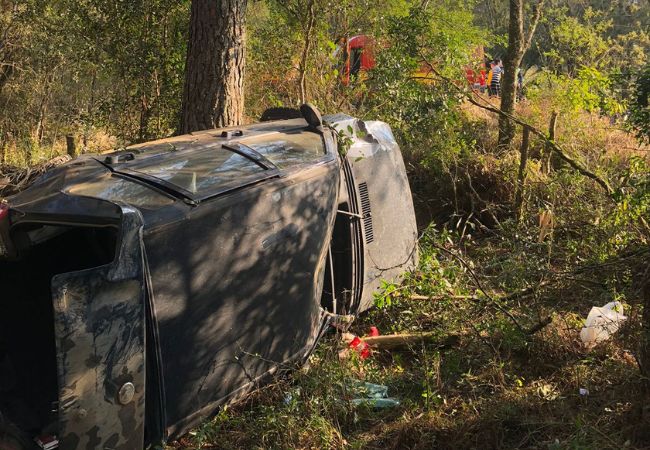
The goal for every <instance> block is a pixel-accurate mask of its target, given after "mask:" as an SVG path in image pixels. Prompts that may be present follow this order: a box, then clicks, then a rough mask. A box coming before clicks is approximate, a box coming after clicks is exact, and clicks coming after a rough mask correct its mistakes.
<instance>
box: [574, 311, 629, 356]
mask: <svg viewBox="0 0 650 450" xmlns="http://www.w3.org/2000/svg"><path fill="white" fill-rule="evenodd" d="M626 319H627V317H626V316H624V315H623V305H622V304H621V302H610V303H607V304H606V305H605V306H603V307H601V308H599V307H597V306H594V307H593V308H591V311H589V315H588V316H587V320H585V326H584V328H583V329H582V330H580V339H581V340H582V343H583V344H584V345H585V346H586V347H587V348H591V347H593V346H594V345H596V344H597V343H599V342H603V341H606V340H607V339H609V338H610V337H611V335H612V334H614V333H616V332H617V331H618V329H619V328H620V326H621V324H622V323H623V322H624V321H625V320H626Z"/></svg>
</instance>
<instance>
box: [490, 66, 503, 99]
mask: <svg viewBox="0 0 650 450" xmlns="http://www.w3.org/2000/svg"><path fill="white" fill-rule="evenodd" d="M502 74H503V62H502V61H501V60H500V59H495V60H494V66H493V67H492V79H491V80H490V91H491V94H492V95H493V96H495V97H500V96H501V75H502Z"/></svg>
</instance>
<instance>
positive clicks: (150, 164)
mask: <svg viewBox="0 0 650 450" xmlns="http://www.w3.org/2000/svg"><path fill="white" fill-rule="evenodd" d="M303 110H304V113H305V119H291V120H278V121H273V122H264V123H260V124H255V125H250V126H243V127H237V128H226V129H219V130H209V131H203V132H198V133H193V134H190V135H185V136H179V137H174V138H170V139H165V140H160V141H155V142H149V143H146V144H140V145H136V146H132V147H129V148H127V149H124V150H121V151H118V152H115V153H112V154H109V155H102V156H94V157H93V156H84V157H80V158H78V159H76V160H73V161H71V162H69V163H67V164H65V165H64V166H61V167H58V168H56V169H54V170H51V171H49V172H47V173H46V174H44V175H43V176H42V177H41V178H40V179H38V180H37V181H36V182H35V183H34V184H33V185H32V186H31V187H30V188H28V189H27V190H25V191H23V192H22V193H20V194H18V195H15V196H13V197H10V198H8V199H7V200H6V201H5V202H3V203H0V286H1V287H2V290H1V294H0V308H1V312H0V448H2V450H15V449H23V448H29V446H30V445H31V446H33V445H34V442H35V441H36V442H38V443H39V446H40V447H41V448H56V447H57V446H58V448H61V449H80V448H87V449H90V448H97V449H141V448H143V447H146V446H147V445H149V444H151V443H156V442H160V441H164V440H167V439H173V438H175V437H178V436H179V435H180V434H182V433H184V432H186V431H187V430H188V429H189V428H190V427H191V426H193V425H196V424H197V423H198V421H200V420H201V419H202V418H204V417H206V416H209V415H210V414H212V413H214V412H215V411H216V410H217V408H218V407H219V406H220V405H223V404H224V403H227V402H229V401H232V400H234V399H236V398H238V397H240V396H241V395H243V394H244V393H246V392H247V391H249V390H250V389H251V388H252V387H254V386H255V385H256V384H257V383H260V382H263V381H264V380H265V379H266V378H267V377H268V376H269V375H270V374H272V373H273V372H274V371H276V370H278V369H279V368H282V367H286V366H287V365H289V364H300V363H301V362H303V361H304V360H305V359H306V358H307V357H308V356H309V354H310V352H311V351H312V350H313V348H314V346H315V345H316V342H317V341H318V339H319V337H321V336H322V335H323V333H324V332H326V330H327V329H328V327H329V326H330V325H331V324H332V322H333V321H335V320H337V318H338V317H339V316H341V315H354V314H358V313H360V312H362V311H364V310H366V309H368V308H369V307H370V306H371V305H372V303H373V291H375V290H376V288H377V287H378V286H379V284H380V282H381V280H383V279H395V278H397V277H399V276H400V274H402V273H403V272H404V271H406V270H409V269H410V268H412V267H413V266H414V264H415V263H416V258H417V250H416V244H417V229H416V224H415V217H414V212H413V203H412V200H411V194H410V190H409V185H408V180H407V178H406V173H405V168H404V163H403V161H402V156H401V154H400V151H399V148H398V146H397V144H396V143H395V139H394V138H393V135H392V133H391V131H390V128H389V127H388V126H387V125H386V124H384V123H381V122H363V121H360V120H357V119H354V118H352V117H349V116H345V115H336V116H328V117H325V118H324V119H321V117H320V115H319V114H318V113H317V111H315V110H314V109H312V108H309V107H303ZM337 130H347V131H346V133H348V134H350V133H351V136H350V137H351V139H341V131H337ZM340 142H344V143H345V145H344V147H345V148H339V147H340V146H343V144H340Z"/></svg>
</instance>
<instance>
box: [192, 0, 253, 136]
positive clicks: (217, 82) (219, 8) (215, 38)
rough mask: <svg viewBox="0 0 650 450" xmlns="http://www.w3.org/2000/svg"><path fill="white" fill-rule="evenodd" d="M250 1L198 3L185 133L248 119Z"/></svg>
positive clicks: (194, 5)
mask: <svg viewBox="0 0 650 450" xmlns="http://www.w3.org/2000/svg"><path fill="white" fill-rule="evenodd" d="M246 3H247V0H192V8H191V14H190V35H189V43H188V48H187V62H186V67H185V89H184V93H183V107H182V116H181V132H182V133H189V132H191V131H196V130H205V129H208V128H215V127H222V126H227V125H239V124H240V123H241V122H242V120H243V115H244V64H245V48H246V47H245V19H246Z"/></svg>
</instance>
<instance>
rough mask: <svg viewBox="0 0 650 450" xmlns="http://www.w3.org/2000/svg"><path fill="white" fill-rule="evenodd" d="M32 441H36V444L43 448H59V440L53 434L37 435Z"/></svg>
mask: <svg viewBox="0 0 650 450" xmlns="http://www.w3.org/2000/svg"><path fill="white" fill-rule="evenodd" d="M34 442H36V445H38V446H39V447H40V448H42V449H43V450H54V449H56V448H59V440H58V439H57V438H56V436H53V435H43V436H38V437H36V438H35V439H34Z"/></svg>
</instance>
